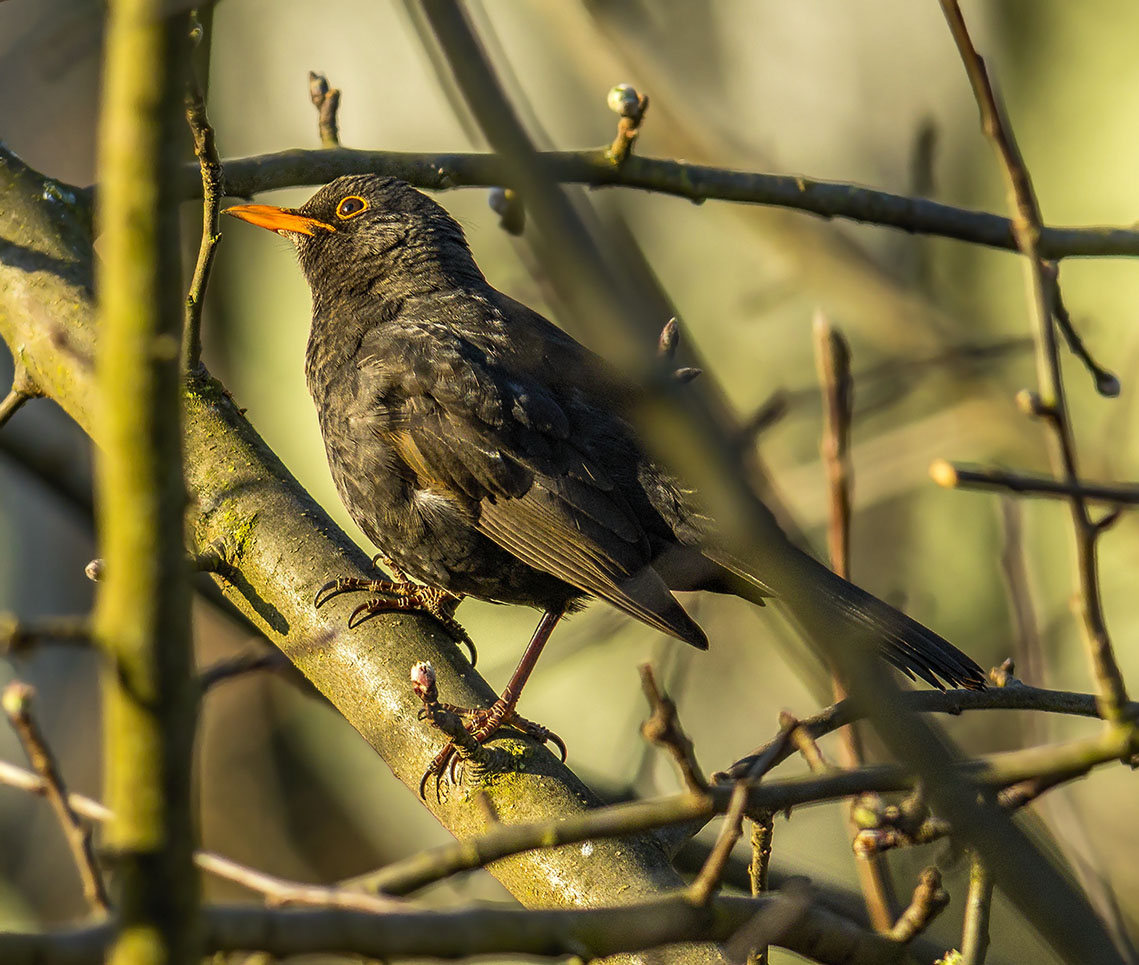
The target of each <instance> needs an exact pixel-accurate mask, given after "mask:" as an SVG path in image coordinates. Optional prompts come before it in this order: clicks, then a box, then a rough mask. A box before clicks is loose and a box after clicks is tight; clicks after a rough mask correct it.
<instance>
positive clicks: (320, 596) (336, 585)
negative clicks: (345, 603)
mask: <svg viewBox="0 0 1139 965" xmlns="http://www.w3.org/2000/svg"><path fill="white" fill-rule="evenodd" d="M343 592H344V587H343V586H341V584H340V580H339V579H336V580H329V581H328V582H327V583H325V584H324V586H322V587H321V588H320V589H319V590H317V591H316V596H315V597H313V601H312V602H313V606H315V607H316V608H317V609H318V610H319V609H320V608H321V607H322V606H324V604H326V603H327V602H328V601H329V600H331V599H332V598H333V597H334V596H339V595H340V594H341V593H343ZM325 594H328V595H327V596H326V595H325Z"/></svg>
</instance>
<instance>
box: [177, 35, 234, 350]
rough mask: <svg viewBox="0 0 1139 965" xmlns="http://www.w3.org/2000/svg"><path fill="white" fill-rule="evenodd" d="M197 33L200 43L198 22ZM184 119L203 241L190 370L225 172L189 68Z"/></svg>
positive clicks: (189, 334)
mask: <svg viewBox="0 0 1139 965" xmlns="http://www.w3.org/2000/svg"><path fill="white" fill-rule="evenodd" d="M197 36H198V42H199V43H201V42H202V37H201V27H200V25H199V26H198V32H197ZM186 122H187V123H188V124H189V125H190V132H191V133H192V134H193V136H194V154H195V155H196V156H197V158H198V166H199V167H200V169H201V175H202V241H201V244H200V245H199V246H198V260H197V263H196V264H195V265H194V277H193V279H192V280H191V282H190V290H189V292H188V293H187V294H186V329H185V332H184V333H183V336H182V357H183V362H184V364H185V366H186V368H187V369H192V368H196V367H197V366H198V364H199V362H200V361H201V357H202V302H203V300H204V299H205V297H206V285H207V284H208V283H209V278H210V269H211V268H212V267H213V263H214V255H215V254H216V252H217V246H218V242H219V241H221V225H220V223H219V221H220V219H219V215H218V211H219V208H220V207H221V200H222V196H223V195H224V194H225V171H224V169H223V168H222V164H221V159H220V158H219V157H218V147H217V140H216V139H215V137H214V129H213V127H212V126H211V125H210V119H209V117H207V115H206V97H205V94H204V93H203V91H202V87H201V84H199V83H198V78H197V77H196V76H195V75H194V71H193V69H192V68H191V69H190V70H189V71H188V80H187V83H186Z"/></svg>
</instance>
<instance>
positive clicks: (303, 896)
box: [0, 761, 407, 913]
mask: <svg viewBox="0 0 1139 965" xmlns="http://www.w3.org/2000/svg"><path fill="white" fill-rule="evenodd" d="M0 784H4V785H7V786H8V787H13V788H16V789H17V790H21V791H27V792H28V793H29V794H35V795H37V796H39V797H48V798H52V803H53V804H55V800H54V797H53V795H55V794H56V793H57V792H63V788H62V785H60V784H57V783H55V782H53V781H51V780H49V779H48V778H47V777H45V776H43V775H39V774H33V773H32V772H31V771H28V770H25V769H24V768H22V767H16V766H15V765H14V764H9V763H8V762H7V761H0ZM66 802H67V806H68V807H69V808H70V810H71V811H72V813H73V815H79V816H81V817H84V818H86V819H87V820H88V821H93V822H96V823H98V824H105V823H107V822H108V821H110V820H111V818H112V817H113V816H114V815H113V814H112V813H111V810H110V808H107V807H104V806H103V805H102V804H100V803H99V802H98V801H95V800H92V799H91V798H89V797H85V796H84V795H82V794H74V793H71V794H66ZM194 864H195V865H196V866H197V867H198V869H199V870H201V871H204V872H206V873H207V874H211V875H213V876H214V877H215V878H221V879H223V880H225V881H230V882H233V883H234V884H237V885H242V886H244V887H246V888H248V889H249V890H250V891H256V892H257V893H258V894H262V895H265V896H266V897H267V898H270V899H272V900H273V902H274V903H276V904H288V903H294V904H304V905H320V906H323V907H326V908H354V909H357V910H360V911H373V912H379V913H387V912H390V911H393V910H396V909H400V910H405V911H406V909H407V906H406V905H404V904H402V903H400V902H396V901H394V900H392V899H385V898H382V897H376V896H370V895H364V894H361V893H360V892H359V891H355V892H353V891H350V890H348V889H346V888H335V887H333V888H328V887H321V886H319V885H309V884H305V883H303V882H299V881H289V880H287V879H284V878H276V877H274V876H272V875H267V874H265V873H264V872H261V871H257V870H256V869H254V868H250V867H248V866H247V865H243V864H239V863H238V862H236V861H231V860H230V859H229V858H225V857H222V856H221V855H220V854H216V853H215V852H213V851H195V852H194Z"/></svg>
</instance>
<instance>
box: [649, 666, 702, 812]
mask: <svg viewBox="0 0 1139 965" xmlns="http://www.w3.org/2000/svg"><path fill="white" fill-rule="evenodd" d="M640 670H641V689H642V690H643V691H644V694H645V698H646V699H647V700H648V702H649V706H650V707H651V708H652V715H651V716H650V717H649V719H648V720H646V721H645V722H644V723H643V724H642V725H641V735H642V736H643V737H644V738H645V740H647V741H648V742H649V743H650V744H655V745H656V746H658V747H663V748H665V750H667V751H668V752H669V754H671V755H672V759H673V760H674V761H675V762H676V766H677V768H678V769H679V771H680V776H681V777H682V778H684V783H685V785H686V786H687V788H688V790H689V791H692V792H693V793H694V794H701V793H703V792H705V791H707V790H708V781H707V779H706V778H705V777H704V774H703V772H702V771H701V770H700V764H699V763H698V762H697V760H696V749H695V747H693V745H692V740H691V738H690V737H689V736H688V735H687V734H686V733H685V732H684V728H683V727H681V726H680V718H679V716H678V715H677V713H676V704H674V703H673V702H672V700H671V699H670V698H669V696H668V695H667V694H662V693H661V692H660V689H659V688H658V687H657V682H656V677H655V676H654V675H653V668H652V666H651V665H650V664H647V663H645V664H641V667H640Z"/></svg>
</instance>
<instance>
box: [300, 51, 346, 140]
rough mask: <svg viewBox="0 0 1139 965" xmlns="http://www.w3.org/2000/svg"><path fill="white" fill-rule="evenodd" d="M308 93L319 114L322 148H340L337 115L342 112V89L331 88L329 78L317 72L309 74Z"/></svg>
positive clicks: (318, 122) (318, 126) (318, 125)
mask: <svg viewBox="0 0 1139 965" xmlns="http://www.w3.org/2000/svg"><path fill="white" fill-rule="evenodd" d="M308 93H309V97H310V98H311V99H312V106H313V107H315V108H316V112H317V128H318V130H319V132H320V146H321V147H322V148H326V149H327V148H334V147H340V127H339V124H338V122H337V113H338V112H339V110H340V89H339V88H338V87H329V85H328V78H327V77H325V76H324V74H318V73H316V71H313V70H310V71H309V72H308Z"/></svg>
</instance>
